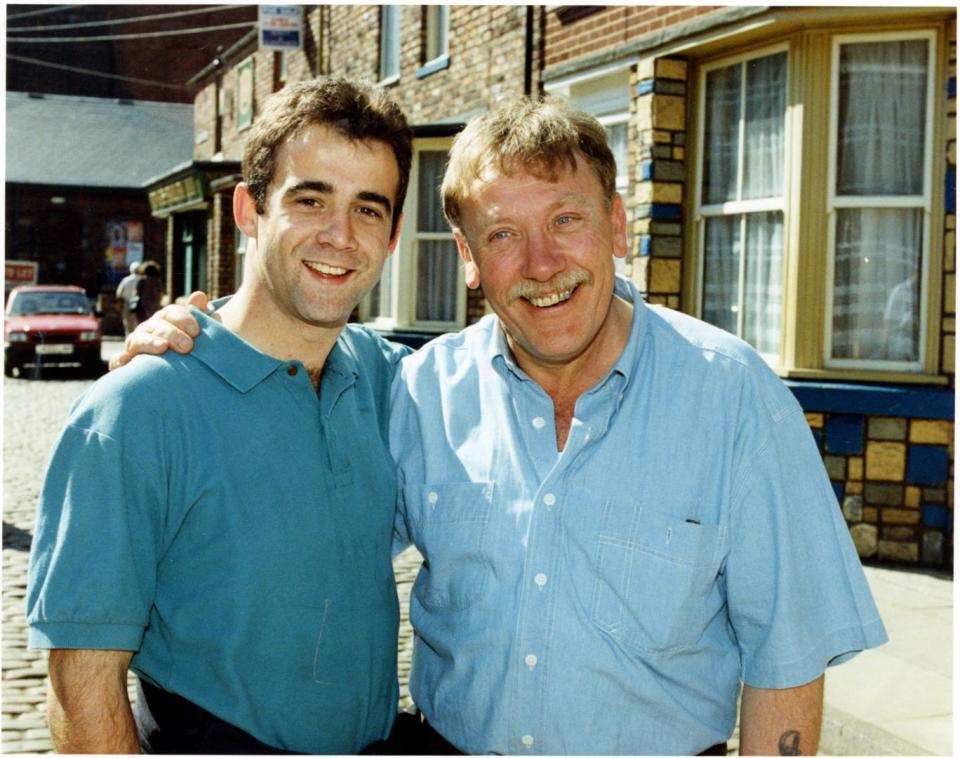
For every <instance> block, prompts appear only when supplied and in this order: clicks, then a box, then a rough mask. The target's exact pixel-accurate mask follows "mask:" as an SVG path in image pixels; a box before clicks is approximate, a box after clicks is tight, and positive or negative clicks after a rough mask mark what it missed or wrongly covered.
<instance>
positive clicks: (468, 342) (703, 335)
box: [390, 279, 886, 754]
mask: <svg viewBox="0 0 960 758" xmlns="http://www.w3.org/2000/svg"><path fill="white" fill-rule="evenodd" d="M617 293H618V294H619V295H620V296H621V297H623V298H625V299H626V300H628V301H631V302H632V303H633V307H634V313H633V323H632V328H631V334H630V339H629V343H628V345H627V347H626V349H625V350H624V352H623V354H622V355H621V357H620V358H619V360H618V361H617V362H616V364H615V365H614V366H613V368H612V370H611V371H610V372H609V373H608V374H607V376H606V377H605V378H604V379H603V380H602V381H600V382H599V383H598V384H597V385H596V386H594V387H593V388H592V389H591V390H589V391H588V392H586V393H585V394H584V395H583V396H582V397H580V399H579V400H578V402H577V405H576V411H575V418H574V419H573V423H572V426H571V428H570V434H569V437H568V440H567V443H566V446H565V448H564V450H563V452H562V453H561V454H558V452H557V449H556V436H555V430H554V421H553V418H554V417H553V406H552V402H551V400H550V398H549V397H548V396H547V395H546V393H545V392H544V391H543V390H542V389H541V388H540V387H539V386H538V385H537V384H535V383H534V382H533V381H532V380H531V379H530V378H529V377H528V376H527V375H526V374H525V373H524V372H523V371H522V370H521V369H520V368H519V367H518V366H517V364H516V362H515V361H514V359H513V357H512V356H511V354H510V352H509V350H508V348H507V345H506V341H505V339H504V336H503V333H502V331H501V329H500V327H499V325H498V322H497V320H496V318H495V317H493V316H488V317H486V318H484V319H483V320H482V321H480V322H479V323H478V324H475V325H474V326H471V327H469V328H467V329H466V330H464V331H463V332H461V333H459V334H454V335H447V336H444V337H441V338H439V339H437V340H435V341H434V342H432V343H431V344H429V345H428V346H427V347H425V348H424V349H422V350H420V352H419V353H417V354H415V355H413V356H410V357H408V358H405V359H404V360H403V362H402V364H401V372H400V374H398V377H397V380H396V382H395V384H394V392H393V407H392V417H391V431H390V437H391V451H392V452H393V455H394V457H395V458H396V460H397V461H398V465H399V474H400V483H401V487H402V491H401V501H402V502H401V509H400V512H399V513H398V519H397V531H398V537H397V539H398V543H399V544H402V543H403V542H404V541H406V540H408V539H409V540H412V541H413V542H415V543H416V545H417V547H418V548H419V550H420V551H421V553H422V554H423V556H424V560H425V563H424V566H423V568H422V569H421V571H420V574H419V576H418V577H417V580H416V583H415V585H414V588H413V591H412V595H411V609H410V617H411V622H412V624H413V627H414V629H415V631H416V642H415V646H414V657H413V667H412V672H411V676H410V690H411V694H412V696H413V698H414V700H415V701H416V703H417V705H418V706H419V707H420V708H421V710H422V711H423V712H424V715H425V716H426V718H427V719H428V720H429V721H430V723H431V724H432V725H433V726H434V727H435V728H436V729H437V730H438V731H439V732H440V733H441V734H442V735H443V736H444V737H446V738H447V739H448V740H450V741H451V742H452V743H453V744H454V745H455V746H456V747H458V748H459V749H460V750H462V751H465V752H469V753H488V752H492V753H520V754H523V753H547V754H561V753H581V754H582V753H628V754H629V753H632V754H637V753H640V754H695V753H697V752H700V751H702V750H704V749H706V748H708V747H710V746H712V745H714V744H716V743H719V742H723V741H724V740H726V739H727V738H728V737H729V736H730V735H731V733H732V731H733V728H734V724H735V720H736V700H737V692H738V688H739V686H740V682H741V680H742V681H744V682H746V683H747V684H750V685H753V686H755V687H773V688H782V687H792V686H798V685H801V684H804V683H807V682H809V681H812V680H813V679H815V678H817V677H818V676H819V675H820V674H821V673H822V672H823V671H824V669H825V668H826V666H827V665H830V664H833V663H837V662H840V661H842V660H845V659H846V658H849V657H850V656H851V655H852V654H853V653H855V652H856V651H859V650H863V649H865V648H869V647H873V646H876V645H879V644H881V643H882V642H884V641H885V640H886V633H885V631H884V628H883V624H882V622H881V620H880V618H879V616H878V614H877V610H876V607H875V605H874V603H873V600H872V598H871V596H870V592H869V589H868V587H867V584H866V581H865V578H864V575H863V571H862V569H861V567H860V563H859V560H858V558H857V554H856V552H855V550H854V548H853V544H852V541H851V539H850V535H849V532H848V531H847V527H846V525H845V523H844V520H843V518H842V517H841V514H840V509H839V507H838V505H837V500H836V496H835V495H834V493H833V490H832V489H831V487H830V483H829V481H828V480H827V477H826V474H825V472H824V467H823V463H822V461H821V459H820V456H819V454H818V452H817V450H816V447H815V445H814V442H813V439H812V436H811V434H810V430H809V428H808V426H807V424H806V421H805V418H804V416H803V413H802V411H801V409H800V407H799V405H798V404H797V402H796V400H795V399H794V397H793V396H792V394H791V393H790V392H789V390H788V389H787V388H786V387H785V386H784V384H783V383H782V382H781V381H780V380H779V379H778V378H777V377H776V376H775V375H774V374H773V373H772V372H771V371H770V369H769V368H768V367H767V366H766V365H765V364H764V362H763V361H762V359H760V357H759V356H758V355H757V354H756V353H755V352H754V351H752V350H751V349H750V348H749V347H747V346H746V345H745V344H744V343H742V342H741V341H739V340H737V339H735V338H733V337H731V336H730V335H728V334H726V333H724V332H721V331H719V330H717V329H715V328H713V327H710V326H708V325H706V324H704V323H702V322H700V321H697V320H695V319H693V318H690V317H689V316H685V315H683V314H681V313H678V312H676V311H673V310H669V309H664V308H651V307H648V306H646V305H644V304H643V303H642V301H641V298H640V297H639V295H638V293H637V291H636V289H635V288H634V287H633V285H632V284H630V283H629V282H627V281H626V280H624V279H618V282H617Z"/></svg>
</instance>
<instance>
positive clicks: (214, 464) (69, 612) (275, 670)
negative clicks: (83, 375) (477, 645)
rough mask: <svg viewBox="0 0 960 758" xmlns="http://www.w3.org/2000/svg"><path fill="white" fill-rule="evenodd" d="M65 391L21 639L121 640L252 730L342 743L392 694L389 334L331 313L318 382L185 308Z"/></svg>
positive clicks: (386, 719)
mask: <svg viewBox="0 0 960 758" xmlns="http://www.w3.org/2000/svg"><path fill="white" fill-rule="evenodd" d="M195 315H196V316H197V318H198V319H199V321H200V324H201V328H202V334H201V335H200V336H199V337H198V339H197V340H196V348H195V349H194V351H193V352H192V353H191V354H190V355H187V356H181V355H176V354H174V353H172V352H171V353H167V354H166V355H164V356H161V357H153V356H142V357H139V358H137V359H136V360H135V361H133V362H132V363H131V364H130V366H129V367H128V368H125V369H124V370H123V371H118V372H114V373H112V374H109V375H108V376H105V377H103V378H102V379H101V380H100V381H98V382H97V383H96V384H95V385H94V386H93V387H92V388H91V389H90V390H89V391H88V392H86V393H85V394H84V396H82V397H81V398H80V399H79V400H78V401H77V402H76V403H75V405H74V407H73V408H72V409H71V413H70V417H69V420H68V422H67V425H66V428H65V429H64V431H63V433H62V435H61V437H60V439H59V442H58V443H57V445H56V447H55V449H54V452H53V456H52V459H51V461H50V464H49V468H48V471H47V475H46V480H45V483H44V486H43V491H42V493H41V499H40V504H39V510H38V517H37V528H36V534H35V538H34V543H33V551H32V554H31V560H30V570H29V578H28V584H29V586H28V597H27V620H28V623H29V625H30V631H29V643H30V645H31V647H36V648H81V649H83V648H90V649H119V650H131V651H135V655H134V657H133V661H132V668H133V669H134V670H135V671H136V672H137V673H138V674H140V675H141V676H143V677H144V678H145V679H147V680H148V681H150V682H151V683H153V684H155V685H156V686H158V687H161V688H163V689H165V690H167V691H170V692H173V693H176V694H178V695H180V696H182V697H184V698H186V699H187V700H190V701H191V702H193V703H195V704H196V705H199V706H200V707H202V708H205V709H206V710H207V711H209V712H211V713H213V714H214V715H216V716H218V717H219V718H221V719H223V720H225V721H227V722H229V723H231V724H234V725H235V726H237V727H239V728H241V729H243V730H245V731H247V732H248V733H250V734H252V735H253V736H254V737H256V738H257V739H259V740H261V741H262V742H265V743H267V744H268V745H271V746H274V747H277V748H280V749H283V750H290V751H295V752H305V753H354V752H357V751H358V750H359V749H361V748H362V747H364V746H365V745H366V744H368V743H370V742H372V741H374V740H377V739H381V738H384V737H386V735H387V733H388V732H389V730H390V726H391V724H392V722H393V718H394V714H395V712H396V705H397V675H396V670H397V666H396V640H397V625H398V618H399V614H398V603H397V596H396V586H395V582H394V577H393V568H392V565H391V560H390V555H391V553H390V541H391V530H392V525H393V514H394V507H395V498H396V476H395V468H394V464H393V460H392V459H391V457H390V454H389V450H388V447H387V443H386V429H387V420H388V413H387V403H388V394H389V386H390V382H391V379H392V376H393V372H394V367H395V365H396V362H397V361H398V360H399V358H400V357H401V356H402V355H403V354H404V352H405V349H404V348H400V347H397V346H393V345H390V344H389V343H387V342H385V341H383V340H382V339H380V338H378V337H376V336H375V335H373V334H372V333H371V332H369V331H367V330H365V329H363V328H362V327H357V326H353V325H350V326H348V327H347V328H346V329H345V330H344V332H343V334H342V335H341V337H340V338H339V340H338V341H337V343H336V345H335V347H334V348H333V351H332V352H331V353H330V356H329V358H328V359H327V362H326V365H325V368H324V373H323V379H322V381H321V386H320V391H319V393H317V392H315V391H314V389H313V387H312V385H311V383H310V379H309V377H308V376H307V372H306V370H305V369H304V366H303V365H302V364H301V363H300V362H298V361H279V360H276V359H274V358H271V357H269V356H267V355H264V354H263V353H261V352H259V351H257V350H256V349H254V348H253V347H251V346H250V345H249V344H247V343H246V342H244V341H243V340H241V339H240V338H239V337H237V336H236V335H235V334H233V333H232V332H230V331H229V330H227V329H226V328H224V327H223V326H221V325H220V324H219V323H217V322H216V321H214V320H212V319H211V318H209V317H207V316H205V315H203V314H200V313H199V312H197V311H195Z"/></svg>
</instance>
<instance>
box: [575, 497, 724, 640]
mask: <svg viewBox="0 0 960 758" xmlns="http://www.w3.org/2000/svg"><path fill="white" fill-rule="evenodd" d="M630 520H631V521H632V524H631V526H630V528H628V529H626V530H624V531H623V532H621V533H619V534H616V533H612V532H610V531H605V532H602V533H601V534H600V536H599V538H598V540H597V556H596V566H597V579H596V583H595V591H594V595H593V603H592V619H593V622H594V623H595V624H596V625H597V626H598V627H599V628H600V629H602V630H603V631H604V632H606V633H607V634H609V635H610V636H611V637H613V638H614V639H615V640H617V641H618V642H620V643H621V644H622V645H624V646H625V647H627V648H629V649H633V650H636V651H638V652H641V653H647V654H651V653H652V654H666V653H672V652H676V651H679V650H683V649H685V648H689V647H691V646H693V645H694V644H695V643H696V642H697V640H698V639H699V638H700V636H701V634H702V633H703V631H704V626H705V623H706V621H707V620H708V618H709V616H708V614H710V615H711V616H712V613H713V611H714V609H713V608H712V605H713V604H715V603H711V602H710V598H711V595H717V590H716V587H715V584H716V579H717V573H718V568H719V553H720V544H721V529H720V528H719V527H716V526H711V525H708V524H693V523H689V522H686V521H681V520H677V519H675V518H671V517H670V516H666V515H664V514H661V513H657V512H654V511H649V510H647V509H645V508H644V509H641V510H639V512H636V513H635V514H634V515H633V517H632V518H631V519H630ZM714 600H716V601H717V602H719V598H718V597H715V598H714Z"/></svg>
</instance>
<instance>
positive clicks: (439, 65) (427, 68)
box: [417, 55, 450, 79]
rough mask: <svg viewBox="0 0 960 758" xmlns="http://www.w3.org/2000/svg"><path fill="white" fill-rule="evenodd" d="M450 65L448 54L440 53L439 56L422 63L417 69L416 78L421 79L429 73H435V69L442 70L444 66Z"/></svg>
mask: <svg viewBox="0 0 960 758" xmlns="http://www.w3.org/2000/svg"><path fill="white" fill-rule="evenodd" d="M449 66H450V56H449V55H442V56H440V57H439V58H434V59H433V60H432V61H428V62H427V63H424V64H423V65H422V66H421V67H420V68H418V69H417V79H423V78H425V77H427V76H430V74H435V73H436V72H437V71H443V69H445V68H449Z"/></svg>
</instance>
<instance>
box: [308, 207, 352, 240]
mask: <svg viewBox="0 0 960 758" xmlns="http://www.w3.org/2000/svg"><path fill="white" fill-rule="evenodd" d="M317 242H319V243H320V244H326V245H330V246H331V247H335V248H338V249H343V248H349V247H352V246H353V243H354V230H353V218H352V217H351V215H350V209H349V208H333V209H331V210H330V212H329V213H326V214H324V217H323V218H322V219H321V221H320V228H319V230H318V231H317Z"/></svg>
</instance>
